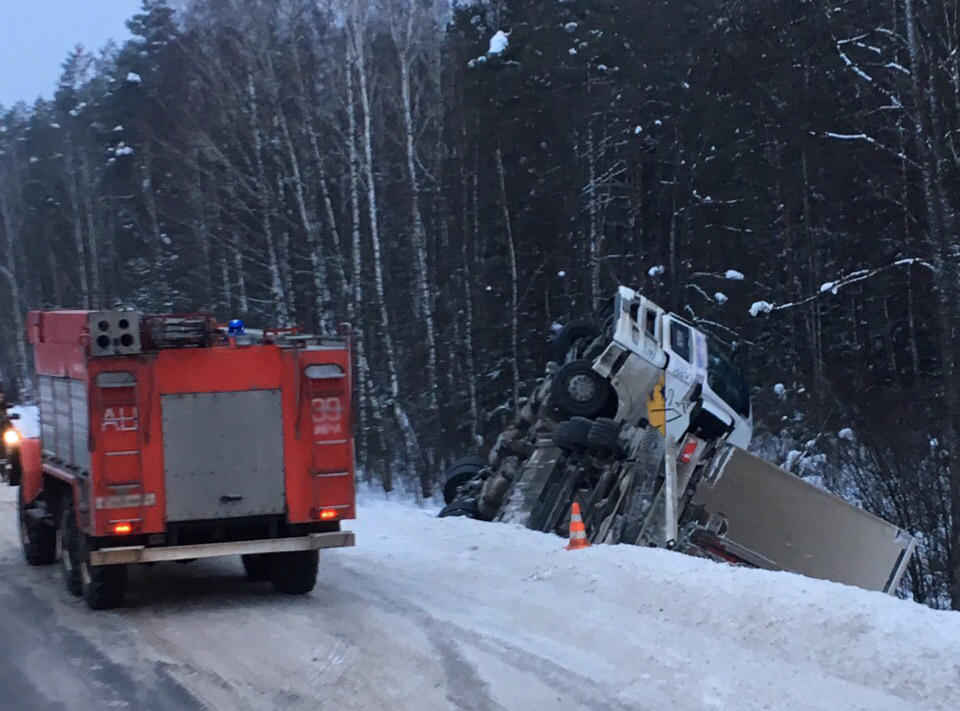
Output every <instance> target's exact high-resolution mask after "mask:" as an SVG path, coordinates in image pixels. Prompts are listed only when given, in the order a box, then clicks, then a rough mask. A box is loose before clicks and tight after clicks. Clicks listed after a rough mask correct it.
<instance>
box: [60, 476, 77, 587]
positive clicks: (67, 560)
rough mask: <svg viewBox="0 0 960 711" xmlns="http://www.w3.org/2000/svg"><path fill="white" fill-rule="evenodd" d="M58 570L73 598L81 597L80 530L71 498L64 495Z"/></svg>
mask: <svg viewBox="0 0 960 711" xmlns="http://www.w3.org/2000/svg"><path fill="white" fill-rule="evenodd" d="M57 535H58V536H59V537H60V546H59V548H60V570H61V571H62V572H63V582H64V584H65V585H66V586H67V590H68V591H69V592H70V594H71V595H73V596H74V597H80V596H81V595H83V577H82V575H81V573H80V563H81V561H80V528H79V527H78V526H77V514H76V511H75V510H74V508H73V496H71V495H70V494H65V495H64V497H63V501H62V502H61V504H60V527H59V529H58V530H57Z"/></svg>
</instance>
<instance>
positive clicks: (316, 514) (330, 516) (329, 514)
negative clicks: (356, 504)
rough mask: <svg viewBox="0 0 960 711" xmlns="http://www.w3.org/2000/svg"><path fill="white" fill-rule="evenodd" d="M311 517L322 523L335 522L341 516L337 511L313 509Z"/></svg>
mask: <svg viewBox="0 0 960 711" xmlns="http://www.w3.org/2000/svg"><path fill="white" fill-rule="evenodd" d="M310 516H311V518H314V519H318V520H320V521H334V520H336V519H337V518H338V517H339V516H340V514H339V513H338V512H337V510H336V509H311V510H310Z"/></svg>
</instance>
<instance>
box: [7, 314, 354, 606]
mask: <svg viewBox="0 0 960 711" xmlns="http://www.w3.org/2000/svg"><path fill="white" fill-rule="evenodd" d="M28 331H29V334H28V335H29V340H30V343H31V344H32V346H33V351H34V359H35V366H36V374H37V379H38V385H39V410H40V431H41V436H40V438H39V439H32V440H24V441H23V442H22V443H21V452H20V453H21V459H22V465H23V477H22V483H21V486H20V490H19V497H18V511H19V524H20V532H21V539H22V543H23V551H24V556H25V558H26V560H27V562H28V563H29V564H31V565H44V564H52V563H54V562H56V560H57V558H59V559H60V564H61V568H62V571H63V578H64V581H65V583H66V587H67V589H68V590H69V591H70V592H71V593H72V594H74V595H77V596H83V597H84V598H85V599H86V602H87V604H88V605H89V606H90V607H91V608H93V609H105V608H112V607H117V606H119V605H121V604H122V601H123V598H124V594H125V590H126V586H127V578H128V572H129V569H130V568H131V567H132V566H133V565H135V564H140V563H159V562H164V561H190V560H194V559H198V558H208V557H215V556H227V555H240V556H242V561H243V566H244V568H245V571H246V574H247V577H248V578H249V579H250V580H253V581H269V582H271V583H272V584H273V586H274V587H275V588H276V590H277V591H279V592H281V593H288V594H306V593H308V592H310V591H311V590H312V589H313V588H314V586H315V584H316V578H317V571H318V561H319V551H320V550H321V549H324V548H339V547H344V546H352V545H353V544H354V536H353V533H351V532H348V531H344V530H342V529H341V525H342V523H343V522H344V521H347V520H350V519H353V518H354V517H355V512H356V509H355V496H354V451H353V436H352V430H351V345H350V335H349V329H348V328H346V327H341V329H340V330H339V331H338V335H336V336H313V335H306V334H299V333H297V332H296V331H293V330H280V331H272V332H271V331H265V332H263V333H259V332H258V333H256V334H254V333H253V332H249V333H248V332H246V331H245V329H244V327H243V324H242V323H241V322H231V324H230V326H229V327H227V328H224V327H221V326H220V325H219V324H218V323H217V322H216V321H215V320H214V319H213V318H212V317H210V316H207V315H188V316H169V315H140V314H139V313H137V312H134V311H35V312H31V313H30V314H29V315H28Z"/></svg>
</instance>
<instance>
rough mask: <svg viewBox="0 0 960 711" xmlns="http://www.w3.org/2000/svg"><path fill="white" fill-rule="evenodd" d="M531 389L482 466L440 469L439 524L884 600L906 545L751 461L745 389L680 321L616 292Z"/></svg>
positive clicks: (886, 528)
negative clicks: (739, 568) (755, 571)
mask: <svg viewBox="0 0 960 711" xmlns="http://www.w3.org/2000/svg"><path fill="white" fill-rule="evenodd" d="M552 346H553V348H552V351H553V353H552V360H551V362H550V363H549V364H548V366H547V369H546V374H545V377H544V378H543V379H542V380H541V381H540V383H539V384H538V386H537V388H536V389H535V391H534V392H533V394H532V395H531V397H530V398H529V400H528V401H527V402H526V403H525V404H524V405H523V407H522V408H521V409H520V411H519V412H518V413H517V415H516V417H515V419H514V422H513V423H512V425H511V426H510V427H508V428H507V429H506V430H505V431H504V432H503V433H502V434H501V435H500V437H499V438H498V440H497V442H496V444H495V445H494V447H493V448H492V449H491V451H490V453H489V455H488V456H487V457H486V458H481V457H476V456H470V457H465V458H463V459H461V460H459V461H457V462H454V464H453V465H452V466H451V467H450V468H449V469H448V471H447V479H446V484H445V487H444V498H445V501H446V504H447V505H446V506H445V507H444V509H443V510H442V511H441V513H440V516H441V517H447V516H468V517H471V518H476V519H481V520H486V521H506V522H515V523H521V524H523V525H525V526H526V527H528V528H531V529H534V530H538V531H545V532H555V533H558V534H560V535H566V534H567V527H568V525H569V512H570V506H571V504H572V503H573V502H574V501H576V502H578V503H579V504H580V507H581V510H582V512H583V520H584V524H585V526H586V530H587V536H588V537H589V539H590V540H591V541H592V542H601V543H626V544H632V545H640V546H654V547H664V548H670V549H675V550H678V551H682V552H685V553H689V554H692V555H697V556H703V557H709V558H713V559H715V560H723V561H727V562H732V563H737V564H743V565H749V566H753V567H758V568H764V569H768V570H788V571H792V572H796V573H801V574H804V575H808V576H811V577H815V578H822V579H826V580H833V581H835V582H841V583H846V584H849V585H856V586H858V587H862V588H866V589H869V590H880V591H884V592H889V593H893V592H895V591H896V589H897V586H898V584H899V581H900V578H901V577H902V575H903V573H904V571H905V569H906V566H907V563H908V562H909V559H910V556H911V554H912V552H913V548H914V546H915V540H914V538H913V537H912V536H911V535H910V534H909V533H907V532H905V531H903V530H901V529H900V528H898V527H897V526H894V525H892V524H890V523H888V522H886V521H884V520H882V519H880V518H878V517H876V516H874V515H872V514H870V513H867V512H866V511H863V510H861V509H859V508H857V507H855V506H852V505H851V504H849V503H847V502H845V501H843V500H842V499H840V498H838V497H836V496H834V495H832V494H830V493H828V492H826V491H823V490H821V489H819V488H817V487H814V486H812V485H811V484H809V483H807V482H805V481H804V480H802V479H801V478H799V477H797V476H795V475H793V474H791V473H789V472H787V471H784V470H783V469H780V468H779V467H776V466H774V465H772V464H770V463H768V462H765V461H764V460H762V459H760V458H758V457H756V456H754V455H752V454H750V453H749V452H747V451H746V447H747V446H748V445H749V443H750V439H751V436H752V431H753V422H752V414H751V409H750V397H749V390H748V387H747V383H746V379H745V378H744V376H743V373H742V371H741V370H740V368H739V367H738V366H737V364H736V363H735V361H734V359H733V358H732V357H731V355H730V354H728V353H726V352H725V351H724V350H723V349H722V348H721V347H720V346H718V345H717V344H715V343H714V342H712V341H711V340H710V339H709V338H708V337H707V336H706V334H704V333H702V332H701V331H699V330H698V329H697V328H695V327H694V326H693V325H692V324H690V323H688V322H687V321H685V320H684V319H682V318H680V317H679V316H677V315H675V314H672V313H667V312H665V311H664V310H663V309H661V308H660V307H658V306H657V305H656V304H654V303H653V302H652V301H650V300H649V299H646V298H645V297H643V296H642V295H640V294H639V293H637V292H635V291H633V290H631V289H628V288H626V287H621V288H620V289H619V291H618V293H617V294H616V296H615V298H614V301H613V307H612V312H610V313H608V315H607V317H606V319H605V323H604V327H603V329H602V330H601V329H598V328H597V327H596V326H594V325H593V324H589V323H585V322H575V323H571V324H568V325H567V326H565V327H564V328H563V329H562V330H560V331H559V332H558V333H557V334H556V335H555V336H554V339H553V344H552Z"/></svg>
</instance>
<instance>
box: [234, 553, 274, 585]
mask: <svg viewBox="0 0 960 711" xmlns="http://www.w3.org/2000/svg"><path fill="white" fill-rule="evenodd" d="M240 558H241V560H243V569H244V570H245V571H246V573H247V580H249V581H250V582H251V583H262V582H265V581H267V580H269V579H270V559H269V558H268V557H267V556H266V555H263V554H254V555H244V556H240Z"/></svg>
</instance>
